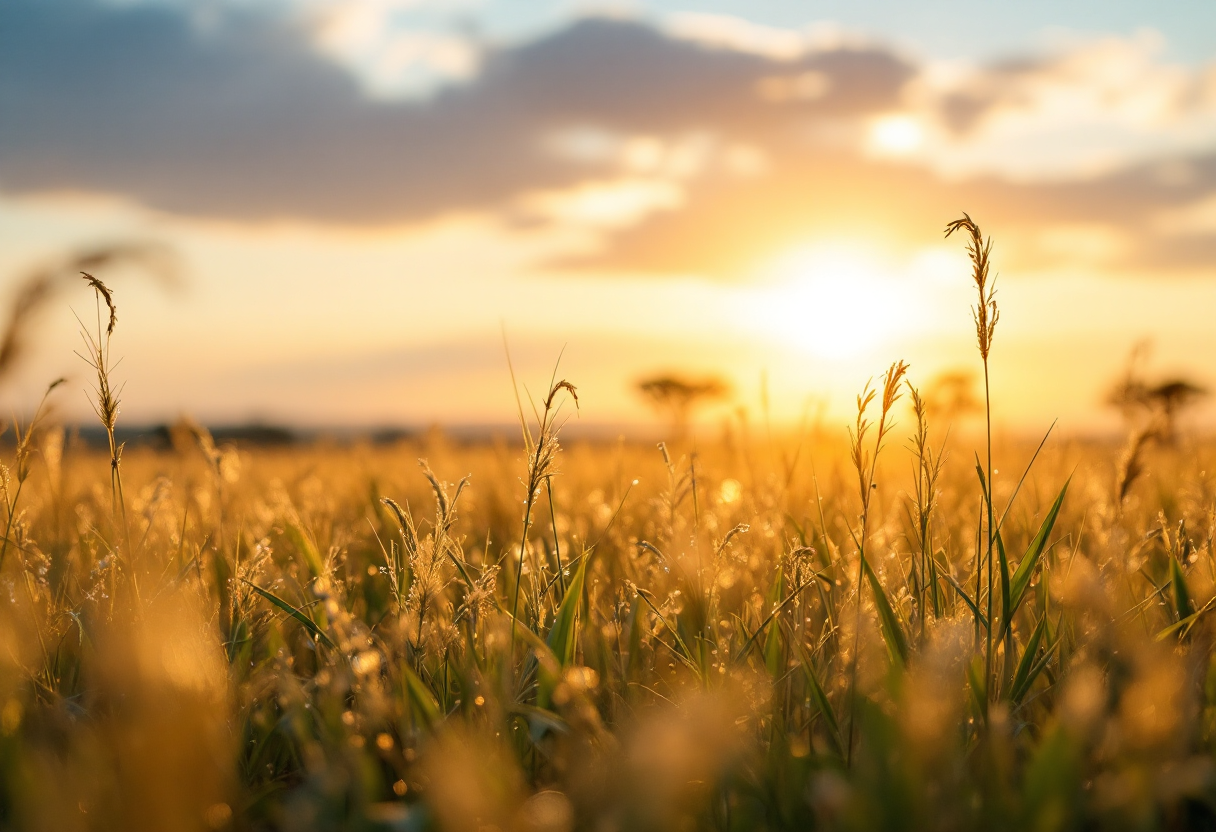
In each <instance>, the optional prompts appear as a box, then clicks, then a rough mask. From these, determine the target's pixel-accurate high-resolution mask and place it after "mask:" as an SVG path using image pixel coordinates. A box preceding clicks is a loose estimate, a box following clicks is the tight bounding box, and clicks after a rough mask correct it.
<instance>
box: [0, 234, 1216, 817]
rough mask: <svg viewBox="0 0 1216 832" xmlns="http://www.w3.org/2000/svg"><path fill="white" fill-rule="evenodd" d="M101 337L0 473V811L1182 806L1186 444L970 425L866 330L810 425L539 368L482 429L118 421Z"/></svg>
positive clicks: (1095, 810)
mask: <svg viewBox="0 0 1216 832" xmlns="http://www.w3.org/2000/svg"><path fill="white" fill-rule="evenodd" d="M968 222H969V221H968ZM960 227H961V228H965V230H967V231H968V233H970V234H971V235H972V243H971V245H972V248H973V257H974V258H975V259H976V274H977V275H980V274H981V272H982V274H983V276H984V279H980V277H976V282H977V286H978V288H979V292H980V306H979V307H977V312H976V318H977V335H978V337H979V340H980V344H979V345H980V350H981V360H983V359H986V357H987V352H988V348H990V347H991V341H992V331H993V330H992V326H993V325H994V324H995V321H996V310H995V307H987V306H986V305H987V304H990V303H991V302H992V295H991V284H990V283H989V282H987V278H986V275H987V258H988V252H989V244H988V243H986V242H984V241H983V238H982V236H981V235H980V234H979V230H978V228H975V227H974V224H971V225H969V226H960ZM981 260H982V261H983V262H982V263H981V262H980V261H981ZM981 267H982V268H981ZM99 285H100V284H99ZM97 291H98V292H99V293H100V296H99V298H100V299H102V300H104V301H106V305H107V307H108V309H107V311H109V312H111V313H113V310H114V306H113V298H112V297H111V296H110V295H109V294H108V292H102V290H101V288H98V289H97ZM98 309H99V314H100V310H101V307H100V306H99V307H98ZM981 309H987V311H986V312H983V313H982V314H981V312H980V311H978V310H981ZM981 318H982V319H981ZM109 320H110V321H111V322H113V321H115V320H116V318H113V317H111V318H109ZM113 334H114V329H113V326H112V324H111V326H110V327H108V328H107V327H106V326H104V325H103V318H102V317H99V318H98V323H97V328H96V332H92V331H91V330H86V335H87V337H86V346H87V347H88V355H87V356H86V360H88V361H90V364H91V365H92V366H93V368H94V371H95V372H97V373H98V379H97V394H98V410H99V415H100V416H101V420H102V422H103V424H104V425H106V426H107V429H108V430H107V436H108V438H109V447H108V448H107V452H106V453H105V454H104V455H103V454H100V453H98V452H96V451H91V450H89V449H87V448H85V447H83V446H81V445H79V444H78V443H76V442H73V441H72V440H71V438H70V437H67V436H65V432H64V430H63V428H61V427H58V426H56V425H54V424H52V423H50V422H46V421H45V420H40V421H38V423H37V424H36V425H33V426H31V427H30V428H23V429H22V430H21V431H20V432H19V433H18V434H17V437H16V444H15V445H14V446H12V448H11V449H10V450H9V452H8V456H7V462H6V467H5V468H4V471H3V479H2V480H0V483H2V484H3V496H4V503H5V513H6V520H5V525H6V527H7V531H6V534H5V539H4V542H3V544H2V545H3V547H4V548H3V549H0V825H3V826H5V827H11V828H21V829H38V830H41V829H46V830H52V829H53V830H76V829H79V830H86V829H97V830H100V829H134V830H140V829H148V830H154V829H155V830H175V829H182V830H191V829H199V830H202V829H225V828H232V829H292V830H295V829H318V830H321V829H369V830H371V829H433V828H434V829H452V830H464V829H491V828H496V829H500V830H570V829H595V830H600V829H604V830H608V829H619V830H634V829H655V830H670V829H694V828H698V829H699V828H705V829H737V830H744V829H747V830H750V829H783V828H797V829H805V828H824V829H859V830H861V829H865V830H869V829H879V828H911V829H993V828H998V829H1005V828H1007V829H1068V828H1136V829H1153V828H1164V829H1189V828H1208V827H1211V826H1212V825H1213V824H1214V823H1216V765H1214V753H1216V744H1214V743H1216V730H1214V729H1216V664H1214V663H1213V661H1212V650H1211V647H1212V644H1213V634H1214V631H1213V629H1212V623H1211V621H1210V620H1209V616H1208V613H1209V612H1210V611H1211V610H1212V609H1213V607H1216V552H1214V551H1213V530H1214V529H1216V502H1214V500H1216V489H1214V488H1213V485H1214V483H1213V480H1212V477H1211V476H1210V475H1209V473H1208V472H1209V471H1214V470H1216V468H1213V465H1216V447H1213V446H1212V445H1210V444H1207V443H1202V442H1190V443H1189V444H1188V443H1186V442H1185V440H1183V444H1177V445H1173V446H1171V445H1167V444H1164V443H1156V444H1153V443H1148V442H1146V441H1143V440H1140V439H1137V438H1136V437H1133V438H1132V441H1131V443H1130V445H1129V448H1128V449H1127V450H1126V451H1120V449H1119V448H1116V447H1108V446H1105V445H1101V444H1088V445H1087V444H1081V443H1075V442H1069V441H1067V440H1065V439H1056V440H1052V441H1048V442H1046V443H1038V442H1024V441H1021V440H1017V439H1012V438H1007V439H1004V440H1002V439H1001V438H1000V437H996V436H994V435H993V434H992V432H991V431H990V430H989V431H988V432H986V434H985V435H984V436H983V437H981V438H980V439H978V440H977V442H976V443H974V444H983V445H984V451H985V458H983V459H981V457H980V455H979V453H978V451H977V449H976V448H974V447H973V443H972V441H971V440H970V439H968V438H953V439H951V438H948V437H947V430H946V429H947V427H948V426H946V425H936V424H933V423H932V422H931V421H930V415H929V410H928V408H927V407H926V404H925V402H924V400H923V399H922V397H921V395H920V393H919V392H918V390H917V389H916V388H915V387H914V386H913V385H912V384H911V383H909V381H908V379H909V377H910V372H911V371H910V370H909V368H908V367H907V366H906V365H904V364H903V363H902V362H897V363H895V364H893V365H892V366H891V368H890V369H889V370H888V372H887V373H886V375H885V376H883V378H882V380H881V384H880V386H879V388H878V389H874V390H870V389H869V388H868V387H867V388H866V392H864V393H863V394H862V396H860V397H859V399H858V416H857V421H856V423H855V424H854V426H853V427H852V430H851V431H847V432H846V431H845V430H844V428H843V427H842V428H841V430H840V431H839V433H835V432H832V433H827V434H818V433H817V434H808V435H787V436H777V437H774V438H770V437H766V438H765V439H764V440H763V441H755V440H754V439H753V438H752V437H751V436H750V435H749V434H748V433H747V432H746V430H745V429H740V430H737V431H733V432H731V433H728V434H725V435H724V436H723V437H722V438H721V439H720V440H717V441H711V440H708V439H707V438H706V437H704V436H703V437H702V438H701V440H700V442H699V443H698V444H697V445H695V446H694V445H693V444H692V443H691V440H681V441H679V442H677V443H674V444H672V445H663V446H660V447H659V448H655V447H653V446H649V445H640V444H634V443H630V442H627V441H621V442H619V443H600V444H596V443H589V442H584V443H575V444H573V445H572V446H571V447H569V448H562V447H561V446H560V444H559V433H560V428H561V424H562V416H561V413H560V405H561V403H562V401H563V400H564V399H565V398H566V397H569V400H570V403H572V404H576V403H577V399H576V398H575V396H576V392H575V389H574V387H573V385H571V384H569V383H568V382H565V381H557V380H556V379H557V376H556V374H555V375H554V377H553V379H551V380H550V383H549V387H548V389H547V391H546V396H545V399H544V400H543V401H542V402H541V403H540V406H539V407H538V408H537V409H536V411H535V413H534V414H533V416H532V418H526V417H525V416H524V408H523V405H522V403H521V406H520V412H521V423H522V426H523V432H522V437H521V439H522V441H519V440H516V441H515V442H514V443H512V442H510V441H508V440H507V439H499V440H496V441H493V442H485V443H481V444H473V445H467V444H466V445H461V444H454V443H451V442H449V441H447V440H445V439H444V437H443V436H442V434H438V433H435V434H431V435H429V436H428V437H426V438H424V439H420V440H417V441H411V442H403V443H400V444H398V445H395V446H392V447H379V446H372V445H358V444H356V445H353V446H348V447H345V446H344V447H339V446H320V445H318V446H313V447H306V448H287V449H279V450H273V449H250V448H238V447H234V446H230V445H229V446H220V447H217V446H216V443H215V442H214V441H213V440H212V438H211V436H210V435H209V434H208V433H207V431H206V430H205V429H203V428H200V427H198V426H196V425H190V424H185V423H183V424H182V425H180V426H178V428H177V429H176V430H175V431H174V432H173V448H172V449H171V450H165V451H156V450H152V449H149V448H143V449H140V448H135V449H131V450H128V451H126V452H125V453H124V452H123V449H122V448H121V446H119V445H118V444H117V443H116V442H115V440H114V434H113V427H114V418H115V417H116V414H117V404H116V397H117V393H116V392H114V391H115V386H114V385H115V382H114V381H113V379H112V378H111V375H112V373H111V366H112V365H111V363H110V361H109V353H108V349H109V347H108V345H109V338H110V337H111V336H112V335H113ZM90 339H91V340H90ZM107 402H109V403H110V404H113V407H112V408H111V407H110V404H107ZM871 414H876V415H871ZM874 419H876V420H877V421H873V420H874ZM420 460H425V461H424V462H421V466H420V465H419V461H420ZM124 487H125V493H124ZM6 553H7V557H5V554H6Z"/></svg>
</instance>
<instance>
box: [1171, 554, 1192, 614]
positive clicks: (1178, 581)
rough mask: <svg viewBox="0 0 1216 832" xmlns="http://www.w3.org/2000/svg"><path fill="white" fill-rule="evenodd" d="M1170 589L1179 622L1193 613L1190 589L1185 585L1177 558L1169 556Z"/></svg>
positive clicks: (1184, 578)
mask: <svg viewBox="0 0 1216 832" xmlns="http://www.w3.org/2000/svg"><path fill="white" fill-rule="evenodd" d="M1170 591H1171V592H1172V593H1173V596H1174V613H1175V614H1176V615H1177V617H1178V621H1179V622H1180V623H1181V622H1182V621H1185V620H1186V619H1188V618H1190V617H1191V616H1192V615H1194V614H1195V607H1194V605H1193V604H1192V603H1191V591H1190V590H1189V589H1187V587H1186V576H1185V575H1183V574H1182V564H1181V563H1179V562H1178V558H1170Z"/></svg>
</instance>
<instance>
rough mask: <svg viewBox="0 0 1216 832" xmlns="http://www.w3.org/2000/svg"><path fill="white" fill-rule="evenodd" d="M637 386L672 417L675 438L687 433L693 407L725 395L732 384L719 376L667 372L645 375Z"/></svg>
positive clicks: (649, 399)
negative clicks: (695, 375)
mask: <svg viewBox="0 0 1216 832" xmlns="http://www.w3.org/2000/svg"><path fill="white" fill-rule="evenodd" d="M637 390H638V392H639V393H641V395H642V396H643V398H645V399H646V400H647V401H648V402H650V404H651V406H652V407H653V408H654V409H655V410H656V411H658V412H659V413H660V414H661V415H664V416H666V417H667V418H668V419H669V420H670V422H671V434H672V438H673V439H674V440H676V441H679V440H683V439H684V438H685V437H686V436H687V435H688V426H689V423H690V422H691V419H692V414H693V411H694V410H695V409H696V408H697V407H699V406H700V405H702V404H705V403H708V402H710V401H715V400H719V399H723V398H726V396H727V395H728V394H729V392H730V385H728V384H727V383H726V382H725V381H723V380H722V379H720V378H718V377H717V376H705V377H702V378H689V377H685V376H680V375H675V374H670V373H665V374H662V375H656V376H651V377H650V378H645V379H642V380H641V381H639V382H638V383H637Z"/></svg>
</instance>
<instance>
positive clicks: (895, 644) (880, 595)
mask: <svg viewBox="0 0 1216 832" xmlns="http://www.w3.org/2000/svg"><path fill="white" fill-rule="evenodd" d="M861 568H862V571H864V572H865V573H866V578H867V579H868V580H869V582H870V589H872V590H873V591H874V606H876V607H877V608H878V621H879V623H880V624H881V625H882V636H883V639H884V640H885V641H886V643H887V652H889V653H890V654H891V659H892V661H895V662H897V663H898V664H899V666H900V667H903V666H904V665H906V664H907V663H908V637H907V636H906V635H904V628H903V624H901V623H900V621H899V618H898V617H897V616H896V615H895V610H894V609H893V608H892V607H891V602H890V600H888V599H887V593H886V590H884V589H883V588H882V583H881V582H880V581H879V580H878V576H877V575H875V574H874V570H873V569H871V568H870V563H869V561H867V560H866V558H865V556H864V555H862V558H861Z"/></svg>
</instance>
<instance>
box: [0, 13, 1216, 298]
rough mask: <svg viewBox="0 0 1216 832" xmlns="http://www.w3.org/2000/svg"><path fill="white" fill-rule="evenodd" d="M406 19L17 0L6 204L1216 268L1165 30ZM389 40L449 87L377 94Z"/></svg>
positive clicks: (641, 263) (1, 31) (1186, 75)
mask: <svg viewBox="0 0 1216 832" xmlns="http://www.w3.org/2000/svg"><path fill="white" fill-rule="evenodd" d="M399 7H402V4H401V3H399V2H397V0H365V2H363V4H362V5H360V6H358V7H356V8H355V11H353V12H351V13H350V14H348V15H346V16H339V17H337V18H335V17H329V18H324V19H323V18H322V17H318V16H316V15H305V17H304V19H301V18H300V17H299V16H294V17H293V16H290V15H287V16H285V15H283V14H272V13H269V12H261V13H259V12H255V11H249V10H248V9H245V10H241V9H233V8H228V9H226V10H225V11H223V12H221V13H219V14H218V15H216V16H213V17H211V18H207V19H200V18H197V17H194V16H191V15H190V14H189V13H187V11H185V10H183V9H182V8H180V7H177V6H172V5H122V6H116V5H108V4H104V5H103V4H98V3H95V2H90V0H59V1H58V2H56V3H46V2H40V0H7V2H6V3H4V4H3V5H2V6H0V112H3V113H4V114H5V117H4V118H2V119H0V187H3V189H4V190H5V191H7V192H9V193H16V194H22V193H32V192H44V191H56V190H58V191H76V192H96V193H105V194H114V195H119V196H124V197H128V198H131V199H133V200H135V201H138V202H140V203H142V204H144V205H147V206H150V207H153V208H156V209H160V210H165V211H170V212H176V213H180V214H184V215H192V216H211V217H222V218H231V219H236V220H255V221H256V220H266V219H275V218H296V219H303V220H307V221H313V222H318V223H335V224H401V223H413V222H420V221H425V220H429V219H433V218H436V217H438V216H442V215H449V214H460V213H470V212H473V213H480V214H483V215H492V216H498V217H501V218H502V220H503V221H504V222H506V223H507V224H508V225H510V224H519V225H527V226H532V227H534V226H536V225H546V224H548V225H561V226H565V227H574V228H576V229H581V230H585V231H587V232H588V233H589V234H590V235H591V239H592V240H593V244H592V245H589V246H587V247H584V248H582V249H580V253H579V254H578V255H577V256H573V255H572V256H571V257H569V258H568V259H567V260H566V261H565V262H563V263H557V264H555V265H557V266H560V267H563V268H575V267H577V268H585V269H596V270H608V271H613V272H654V273H661V274H673V273H674V274H698V275H706V276H713V275H720V276H730V277H738V276H740V275H749V274H755V273H756V270H757V269H758V268H759V265H760V264H761V263H762V262H763V261H764V260H765V258H772V257H775V256H778V255H780V254H781V253H782V252H783V251H785V250H787V249H789V248H790V247H793V246H797V245H799V244H801V243H805V242H806V241H808V240H809V239H816V238H818V239H824V238H835V239H844V240H855V241H860V242H867V241H868V242H867V244H870V245H873V244H875V243H874V242H873V241H879V244H882V245H888V246H891V247H895V248H900V247H903V248H911V247H914V246H918V245H921V244H923V243H924V241H926V240H932V239H934V238H935V237H936V235H937V234H939V233H940V230H941V226H942V225H943V223H944V221H945V220H947V219H949V218H951V217H954V216H956V215H957V214H958V212H959V211H961V210H963V209H964V208H965V209H966V210H968V211H971V212H972V213H973V214H974V215H975V216H977V217H979V218H982V219H983V221H984V223H985V224H986V225H987V226H988V227H990V228H993V229H998V228H999V229H1000V236H1001V239H1002V241H1005V242H1006V243H1007V245H1008V249H1007V251H1008V255H1009V259H1008V260H1007V261H1006V262H1008V263H1009V265H1010V266H1011V267H1015V266H1016V267H1025V268H1037V267H1043V266H1050V265H1052V264H1059V263H1089V264H1095V263H1099V262H1104V263H1106V264H1108V265H1110V264H1114V265H1119V266H1121V267H1126V268H1170V269H1172V268H1194V267H1196V266H1200V265H1205V264H1210V263H1211V262H1212V257H1213V254H1214V253H1216V228H1213V223H1212V221H1211V199H1212V198H1213V195H1214V194H1216V155H1212V154H1211V153H1210V150H1209V149H1210V148H1211V147H1212V146H1213V142H1214V141H1216V71H1213V70H1211V69H1198V70H1196V69H1193V68H1186V67H1179V66H1173V65H1168V64H1163V63H1161V62H1160V61H1159V60H1158V58H1157V52H1156V51H1155V50H1157V48H1158V47H1157V45H1156V44H1155V43H1154V41H1153V40H1152V38H1151V37H1147V36H1146V37H1142V38H1133V39H1123V40H1120V39H1106V40H1100V41H1093V42H1086V43H1080V44H1073V45H1070V46H1068V48H1066V49H1063V50H1061V51H1060V52H1059V53H1058V54H1055V55H1052V56H1048V57H1045V58H1035V59H1026V60H1020V61H1006V62H1003V63H997V64H993V65H989V66H979V67H971V68H963V69H962V70H959V69H958V68H957V67H955V68H951V67H942V66H939V65H934V64H931V63H923V62H922V63H918V62H916V61H914V60H913V59H911V58H909V57H907V56H904V55H902V54H899V53H897V52H895V51H893V50H891V49H888V48H885V47H883V46H881V45H877V44H872V43H864V42H859V41H856V40H849V39H847V38H843V37H839V36H837V37H833V38H829V39H825V38H824V37H822V36H821V35H816V34H815V33H797V32H789V31H784V30H772V29H766V28H762V27H756V26H753V25H751V24H747V23H746V22H744V21H739V20H736V19H733V18H723V17H714V16H704V15H701V16H691V15H685V16H681V17H677V18H672V19H671V20H670V21H668V22H667V23H666V24H663V25H651V24H648V23H646V22H643V21H639V20H635V19H629V18H620V17H618V18H614V19H609V18H584V19H579V20H576V21H574V22H572V23H570V24H569V25H567V26H565V27H563V28H560V29H558V30H556V31H553V32H551V33H549V34H547V35H545V36H543V37H539V38H537V39H534V40H531V41H527V42H523V43H517V44H507V45H503V44H499V45H492V44H486V43H480V42H478V43H474V42H473V41H471V40H469V39H468V38H463V39H462V38H461V37H458V36H456V35H452V34H451V32H448V33H446V34H445V33H443V32H440V31H439V30H438V29H426V30H419V31H418V32H411V31H408V30H403V29H401V27H396V28H392V27H388V28H391V35H392V36H391V37H389V36H388V35H385V34H384V32H385V31H388V28H386V26H385V25H384V23H383V21H384V20H386V19H388V18H391V17H392V16H393V15H394V14H396V13H397V11H399ZM369 21H370V22H369ZM365 46H366V47H367V49H368V54H369V55H370V57H369V58H368V60H369V61H370V64H369V66H370V67H371V69H372V70H375V69H376V67H377V66H386V67H388V68H387V69H384V72H385V73H387V74H386V76H385V77H386V78H388V77H390V76H391V77H394V78H397V79H398V81H399V80H400V73H401V72H403V71H404V72H405V75H406V76H409V75H410V73H411V72H416V73H421V74H420V75H418V78H421V81H420V82H419V83H423V86H424V87H425V91H426V94H425V95H422V96H421V97H419V95H413V96H412V97H405V98H402V97H400V96H395V95H393V94H390V93H393V92H394V90H396V92H400V89H399V88H394V87H392V85H391V84H389V85H388V86H386V87H385V88H383V89H378V88H375V86H374V85H373V88H372V89H371V91H370V94H369V88H368V86H367V83H366V81H367V77H369V76H366V75H364V77H363V79H362V81H361V80H360V78H358V77H356V75H355V74H353V73H352V72H351V71H350V69H349V67H347V66H343V65H342V63H341V62H343V61H345V62H347V63H349V61H350V60H351V55H353V54H354V53H356V52H360V51H361V50H362V49H363V48H364V47H365ZM394 62H396V63H394ZM365 68H366V67H365ZM403 68H404V69H403ZM376 71H379V70H376ZM394 73H396V74H394ZM427 73H432V75H428V74H427ZM432 76H433V77H432ZM371 77H373V80H374V77H375V73H374V72H373V74H372V76H371ZM435 78H440V79H441V81H442V83H437V85H436V84H432V81H434V80H435ZM428 79H429V80H428ZM424 82H425V83H424ZM386 83H387V82H386ZM428 84H431V85H430V86H427V85H428ZM415 92H416V90H415ZM1069 234H1072V235H1073V237H1072V239H1073V242H1074V243H1075V244H1074V245H1071V246H1070V245H1068V244H1067V242H1066V241H1067V240H1068V239H1069ZM1112 241H1118V245H1114V244H1113V243H1112Z"/></svg>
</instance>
